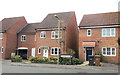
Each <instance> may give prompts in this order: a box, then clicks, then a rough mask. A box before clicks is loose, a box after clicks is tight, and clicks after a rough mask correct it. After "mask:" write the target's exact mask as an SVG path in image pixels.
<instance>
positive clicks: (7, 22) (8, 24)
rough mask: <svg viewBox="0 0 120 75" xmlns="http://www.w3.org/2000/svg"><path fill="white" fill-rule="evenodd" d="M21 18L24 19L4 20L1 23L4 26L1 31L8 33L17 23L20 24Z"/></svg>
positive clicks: (0, 28)
mask: <svg viewBox="0 0 120 75" xmlns="http://www.w3.org/2000/svg"><path fill="white" fill-rule="evenodd" d="M21 18H24V17H12V18H4V19H3V20H2V21H1V22H2V24H0V25H1V27H0V31H6V30H8V29H9V28H10V27H11V26H12V25H14V24H15V23H16V22H18V21H19V20H20V19H21Z"/></svg>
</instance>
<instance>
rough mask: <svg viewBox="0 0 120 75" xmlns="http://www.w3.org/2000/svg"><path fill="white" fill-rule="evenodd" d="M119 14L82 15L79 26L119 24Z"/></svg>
mask: <svg viewBox="0 0 120 75" xmlns="http://www.w3.org/2000/svg"><path fill="white" fill-rule="evenodd" d="M119 15H120V12H111V13H100V14H89V15H84V16H83V18H82V20H81V22H80V25H79V26H93V25H95V26H96V25H115V24H120V22H119V21H118V20H119V19H118V17H119Z"/></svg>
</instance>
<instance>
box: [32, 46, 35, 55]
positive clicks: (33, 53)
mask: <svg viewBox="0 0 120 75" xmlns="http://www.w3.org/2000/svg"><path fill="white" fill-rule="evenodd" d="M32 56H33V57H35V48H32Z"/></svg>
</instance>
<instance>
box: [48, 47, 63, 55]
mask: <svg viewBox="0 0 120 75" xmlns="http://www.w3.org/2000/svg"><path fill="white" fill-rule="evenodd" d="M55 48H57V54H55ZM52 49H54V52H53V53H54V54H52ZM59 49H61V48H60V47H52V48H51V51H50V54H51V55H58V54H59ZM60 51H61V50H60Z"/></svg>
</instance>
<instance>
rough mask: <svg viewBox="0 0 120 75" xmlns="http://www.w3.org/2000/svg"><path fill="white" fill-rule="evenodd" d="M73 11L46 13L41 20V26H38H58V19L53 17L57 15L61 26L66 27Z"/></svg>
mask: <svg viewBox="0 0 120 75" xmlns="http://www.w3.org/2000/svg"><path fill="white" fill-rule="evenodd" d="M73 14H74V12H61V13H52V14H48V15H47V16H46V18H45V19H44V20H43V21H42V22H41V26H40V27H39V28H56V27H58V19H57V18H55V16H54V15H57V16H58V17H59V18H60V20H61V22H62V24H63V26H64V27H67V25H68V23H69V20H70V19H71V17H72V16H73Z"/></svg>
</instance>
